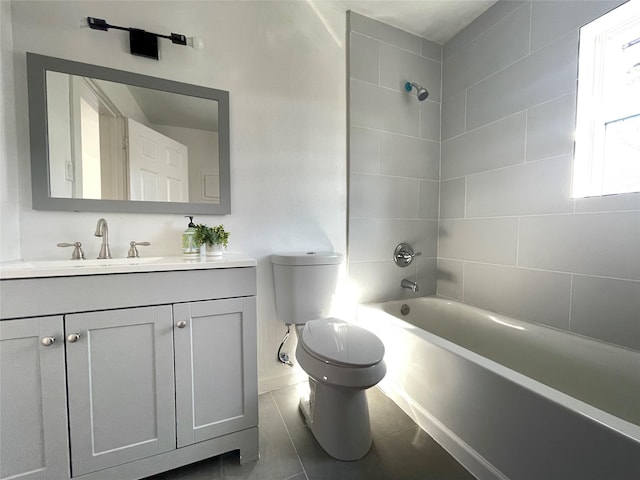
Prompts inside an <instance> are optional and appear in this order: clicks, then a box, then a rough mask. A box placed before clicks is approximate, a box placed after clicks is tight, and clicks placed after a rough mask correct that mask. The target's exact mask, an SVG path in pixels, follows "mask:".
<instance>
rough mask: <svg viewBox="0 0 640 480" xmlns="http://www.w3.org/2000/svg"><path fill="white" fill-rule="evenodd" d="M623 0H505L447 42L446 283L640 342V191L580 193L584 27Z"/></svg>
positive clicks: (569, 324)
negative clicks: (574, 180)
mask: <svg viewBox="0 0 640 480" xmlns="http://www.w3.org/2000/svg"><path fill="white" fill-rule="evenodd" d="M620 3H622V2H598V1H590V2H585V1H577V2H574V1H557V2H539V1H533V2H532V1H526V2H516V1H501V2H498V3H497V4H495V5H494V6H493V7H491V8H490V9H489V10H488V11H487V12H485V14H483V15H482V16H481V17H479V18H478V19H476V20H475V21H474V22H473V23H472V24H471V25H470V26H469V27H467V28H466V29H465V30H463V31H462V32H460V33H459V34H458V35H457V36H456V37H454V38H453V39H452V40H451V41H449V42H448V43H447V44H446V45H444V48H443V100H442V106H443V109H442V165H441V169H442V171H441V185H440V190H441V193H440V227H439V245H438V281H437V292H438V294H439V295H442V296H445V297H449V298H454V299H457V300H461V301H463V302H465V303H469V304H473V305H477V306H480V307H483V308H487V309H489V310H493V311H498V312H504V313H507V314H509V315H512V316H516V317H520V318H523V319H526V320H530V321H534V322H539V323H543V324H547V325H550V326H553V327H556V328H559V329H563V330H569V331H571V332H575V333H579V334H582V335H587V336H590V337H595V338H598V339H602V340H606V341H609V342H613V343H617V344H620V345H625V346H628V347H632V348H636V349H640V194H625V195H612V196H607V197H600V198H588V199H577V200H573V199H571V198H570V183H571V160H572V150H573V131H574V128H575V103H576V76H577V58H578V29H579V27H580V26H581V25H582V24H584V23H587V22H589V21H590V20H592V19H594V18H596V17H598V16H600V15H601V14H603V13H604V12H606V11H608V10H610V9H611V8H613V7H615V6H617V5H619V4H620ZM352 82H354V80H353V79H352ZM352 175H353V174H352Z"/></svg>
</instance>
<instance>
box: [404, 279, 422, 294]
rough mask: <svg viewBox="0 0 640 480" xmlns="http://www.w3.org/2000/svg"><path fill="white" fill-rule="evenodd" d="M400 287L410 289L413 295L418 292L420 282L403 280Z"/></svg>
mask: <svg viewBox="0 0 640 480" xmlns="http://www.w3.org/2000/svg"><path fill="white" fill-rule="evenodd" d="M400 286H401V287H402V288H408V289H409V290H411V291H412V292H413V293H415V292H417V291H418V282H412V281H411V280H409V279H407V278H403V279H402V281H401V282H400Z"/></svg>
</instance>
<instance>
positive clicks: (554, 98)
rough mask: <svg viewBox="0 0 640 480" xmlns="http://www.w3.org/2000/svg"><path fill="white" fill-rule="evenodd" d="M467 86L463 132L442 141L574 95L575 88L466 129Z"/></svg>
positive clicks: (466, 90)
mask: <svg viewBox="0 0 640 480" xmlns="http://www.w3.org/2000/svg"><path fill="white" fill-rule="evenodd" d="M469 88H470V87H467V88H466V89H465V131H464V132H463V133H459V134H457V135H454V136H452V137H449V138H447V139H445V140H443V142H448V141H450V140H454V139H456V138H458V137H461V136H463V135H466V134H467V133H471V132H475V131H476V130H480V129H481V128H484V127H488V126H490V125H493V124H494V123H498V122H500V121H502V120H506V119H507V118H509V117H513V116H516V115H518V114H521V113H526V112H527V111H528V110H532V109H534V108H538V107H541V106H542V105H545V104H547V103H551V102H555V101H557V100H559V99H561V98H562V97H566V96H568V95H575V94H576V91H575V90H572V91H570V92H564V93H561V94H560V95H558V96H557V97H553V98H550V99H548V100H545V101H544V102H540V103H536V104H535V105H529V106H528V107H526V108H523V109H522V110H518V111H517V112H513V113H509V114H508V115H505V116H504V117H500V118H497V119H495V120H491V121H490V122H487V123H484V124H482V125H478V126H477V127H473V128H472V129H471V130H467V129H466V128H467V125H466V121H467V118H466V110H467V99H466V97H467V93H468V90H469ZM570 153H571V152H570Z"/></svg>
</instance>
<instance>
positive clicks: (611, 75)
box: [572, 0, 640, 198]
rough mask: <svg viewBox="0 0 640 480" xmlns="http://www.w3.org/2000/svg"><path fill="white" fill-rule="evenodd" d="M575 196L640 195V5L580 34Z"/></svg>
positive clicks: (616, 12)
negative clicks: (634, 193) (636, 193)
mask: <svg viewBox="0 0 640 480" xmlns="http://www.w3.org/2000/svg"><path fill="white" fill-rule="evenodd" d="M578 61H579V69H578V70H579V80H578V110H577V121H576V145H575V154H574V155H575V157H574V167H573V194H572V196H573V197H574V198H575V197H590V196H598V195H608V194H614V193H626V192H638V191H640V0H631V1H630V2H628V3H626V4H624V5H622V6H620V7H618V8H617V9H615V10H613V11H611V12H609V13H607V14H606V15H603V16H602V17H600V18H598V19H596V20H594V21H593V22H591V23H589V24H588V25H585V26H584V27H582V28H581V29H580V55H579V59H578Z"/></svg>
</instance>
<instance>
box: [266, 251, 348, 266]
mask: <svg viewBox="0 0 640 480" xmlns="http://www.w3.org/2000/svg"><path fill="white" fill-rule="evenodd" d="M342 258H343V256H342V254H341V253H336V252H290V253H278V254H274V255H271V263H273V264H275V265H337V264H339V263H342Z"/></svg>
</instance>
